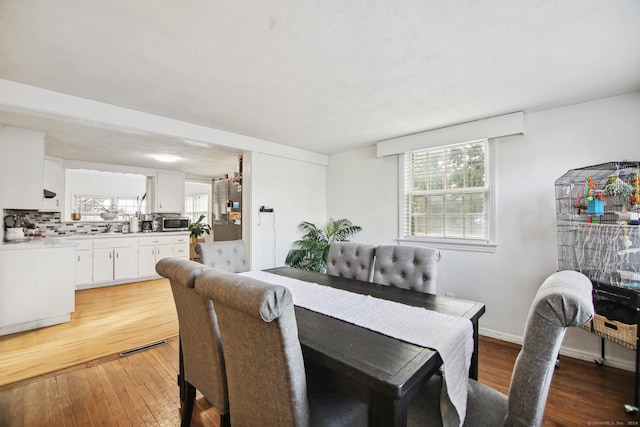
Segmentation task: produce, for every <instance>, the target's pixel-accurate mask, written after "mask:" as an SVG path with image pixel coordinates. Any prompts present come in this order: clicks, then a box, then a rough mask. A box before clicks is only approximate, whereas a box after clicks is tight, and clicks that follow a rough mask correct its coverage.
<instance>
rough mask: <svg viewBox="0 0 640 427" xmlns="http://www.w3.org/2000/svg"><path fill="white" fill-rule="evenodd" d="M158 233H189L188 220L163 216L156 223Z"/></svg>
mask: <svg viewBox="0 0 640 427" xmlns="http://www.w3.org/2000/svg"><path fill="white" fill-rule="evenodd" d="M158 228H159V230H158V231H189V218H183V217H180V216H173V215H165V216H163V217H161V218H160V219H159V221H158Z"/></svg>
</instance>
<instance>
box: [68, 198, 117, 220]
mask: <svg viewBox="0 0 640 427" xmlns="http://www.w3.org/2000/svg"><path fill="white" fill-rule="evenodd" d="M113 206H115V198H114V197H99V196H84V195H76V196H74V200H73V210H74V212H77V213H80V214H81V215H82V219H83V220H85V221H94V220H101V219H102V218H101V217H100V214H101V213H103V212H108V211H112V210H113V208H112V207H113Z"/></svg>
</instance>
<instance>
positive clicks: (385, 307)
mask: <svg viewBox="0 0 640 427" xmlns="http://www.w3.org/2000/svg"><path fill="white" fill-rule="evenodd" d="M241 274H242V275H245V276H248V277H253V278H255V279H258V280H261V281H263V282H267V283H272V284H277V285H281V286H285V287H287V288H288V289H289V290H290V291H291V294H292V296H293V303H294V304H295V305H297V306H299V307H303V308H307V309H309V310H312V311H315V312H318V313H322V314H325V315H327V316H331V317H334V318H336V319H340V320H343V321H345V322H349V323H352V324H355V325H358V326H361V327H364V328H367V329H370V330H372V331H375V332H379V333H381V334H384V335H388V336H390V337H393V338H396V339H400V340H402V341H406V342H409V343H412V344H416V345H419V346H421V347H428V348H431V349H434V350H436V351H437V352H438V353H439V354H440V357H441V358H442V360H443V366H444V381H443V390H442V394H441V399H440V409H441V412H442V418H443V424H444V425H445V426H460V425H462V423H463V421H464V417H465V414H466V407H467V381H468V380H467V378H468V375H469V366H470V364H471V355H472V354H473V326H472V325H471V321H470V320H468V319H465V318H462V317H458V316H450V315H447V314H442V313H438V312H436V311H431V310H427V309H425V308H422V307H412V306H409V305H405V304H402V303H398V302H394V301H388V300H384V299H380V298H375V297H372V296H371V295H363V294H357V293H354V292H348V291H344V290H342V289H336V288H332V287H330V286H322V285H318V284H316V283H310V282H304V281H301V280H298V279H292V278H290V277H285V276H280V275H278V274H273V273H268V272H265V271H250V272H247V273H241ZM451 406H453V408H452V407H451ZM451 409H454V410H451Z"/></svg>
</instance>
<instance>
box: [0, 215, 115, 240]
mask: <svg viewBox="0 0 640 427" xmlns="http://www.w3.org/2000/svg"><path fill="white" fill-rule="evenodd" d="M4 215H5V216H6V215H16V216H17V218H18V223H22V222H23V221H24V220H27V221H29V222H31V223H34V224H35V225H36V228H37V229H38V230H39V231H40V232H41V233H42V234H44V235H45V236H68V235H72V234H95V233H102V232H104V231H105V230H106V229H107V227H109V226H112V227H115V226H117V225H119V224H122V223H123V221H100V222H97V221H96V222H92V221H69V222H61V221H60V212H34V211H13V210H5V211H4Z"/></svg>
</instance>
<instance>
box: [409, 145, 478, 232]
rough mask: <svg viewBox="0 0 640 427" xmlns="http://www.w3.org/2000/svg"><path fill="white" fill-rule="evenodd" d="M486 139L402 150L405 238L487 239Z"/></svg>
mask: <svg viewBox="0 0 640 427" xmlns="http://www.w3.org/2000/svg"><path fill="white" fill-rule="evenodd" d="M488 158H489V156H488V142H487V140H481V141H472V142H467V143H463V144H454V145H448V146H444V147H437V148H429V149H424V150H416V151H410V152H407V153H404V177H403V181H404V192H403V193H404V194H403V198H404V200H403V233H404V237H405V238H437V239H467V240H480V241H488V240H489V214H490V212H489V211H490V191H489V185H488V184H489V183H488V177H489V174H488Z"/></svg>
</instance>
